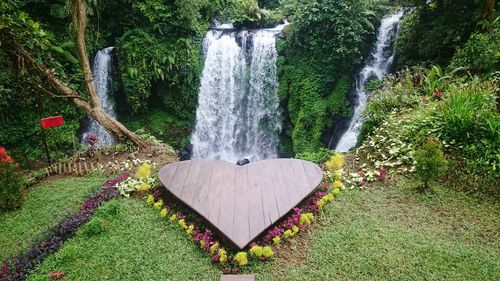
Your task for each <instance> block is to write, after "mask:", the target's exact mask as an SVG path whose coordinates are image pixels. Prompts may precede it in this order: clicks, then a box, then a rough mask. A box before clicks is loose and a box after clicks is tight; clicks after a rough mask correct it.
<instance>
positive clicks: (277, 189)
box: [268, 162, 289, 217]
mask: <svg viewBox="0 0 500 281" xmlns="http://www.w3.org/2000/svg"><path fill="white" fill-rule="evenodd" d="M272 164H273V165H268V171H269V173H270V175H271V177H270V179H271V182H272V186H273V188H271V190H272V192H273V194H274V200H275V204H276V208H277V210H278V217H282V216H283V215H285V214H286V213H287V212H288V211H289V210H288V209H287V208H286V207H287V205H288V204H289V199H288V197H289V196H288V192H287V189H286V188H287V187H286V186H285V181H284V179H283V178H284V177H283V173H282V171H281V166H280V165H279V163H278V162H273V163H272Z"/></svg>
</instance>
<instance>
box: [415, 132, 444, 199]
mask: <svg viewBox="0 0 500 281" xmlns="http://www.w3.org/2000/svg"><path fill="white" fill-rule="evenodd" d="M413 159H414V160H415V162H416V163H415V168H416V171H415V174H416V175H417V177H418V178H419V179H420V180H421V181H422V182H423V183H424V186H423V187H424V189H425V190H427V189H429V183H430V182H432V181H435V180H437V179H438V178H439V177H440V176H442V175H443V173H444V172H445V171H446V166H447V161H446V159H445V158H444V154H443V151H442V150H441V148H440V147H439V143H438V142H437V141H436V140H435V139H434V138H432V137H428V138H427V141H426V142H425V143H424V144H423V145H422V148H420V149H419V150H417V151H416V152H415V154H414V155H413Z"/></svg>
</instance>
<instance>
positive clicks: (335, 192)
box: [332, 188, 340, 196]
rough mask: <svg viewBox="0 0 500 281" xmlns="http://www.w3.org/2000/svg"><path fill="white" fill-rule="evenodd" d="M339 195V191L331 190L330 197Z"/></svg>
mask: <svg viewBox="0 0 500 281" xmlns="http://www.w3.org/2000/svg"><path fill="white" fill-rule="evenodd" d="M339 194H340V189H338V188H335V189H334V190H332V195H333V196H337V195H339Z"/></svg>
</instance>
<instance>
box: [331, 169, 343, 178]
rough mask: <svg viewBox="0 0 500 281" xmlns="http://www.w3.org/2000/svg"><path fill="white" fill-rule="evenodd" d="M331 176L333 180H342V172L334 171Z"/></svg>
mask: <svg viewBox="0 0 500 281" xmlns="http://www.w3.org/2000/svg"><path fill="white" fill-rule="evenodd" d="M332 176H333V178H334V179H335V180H341V179H342V171H341V170H336V171H335V172H333V175H332Z"/></svg>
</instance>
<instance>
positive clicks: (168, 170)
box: [159, 162, 180, 186]
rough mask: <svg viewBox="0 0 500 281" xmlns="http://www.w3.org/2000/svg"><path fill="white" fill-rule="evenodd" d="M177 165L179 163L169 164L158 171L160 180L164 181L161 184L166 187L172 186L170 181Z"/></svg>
mask: <svg viewBox="0 0 500 281" xmlns="http://www.w3.org/2000/svg"><path fill="white" fill-rule="evenodd" d="M179 163H180V162H176V163H173V164H170V165H168V166H165V167H164V168H162V169H161V170H160V173H159V174H160V177H162V179H163V180H164V181H165V182H164V183H163V184H165V185H166V186H170V185H171V184H172V179H173V177H174V175H175V172H176V171H177V168H178V167H179Z"/></svg>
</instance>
